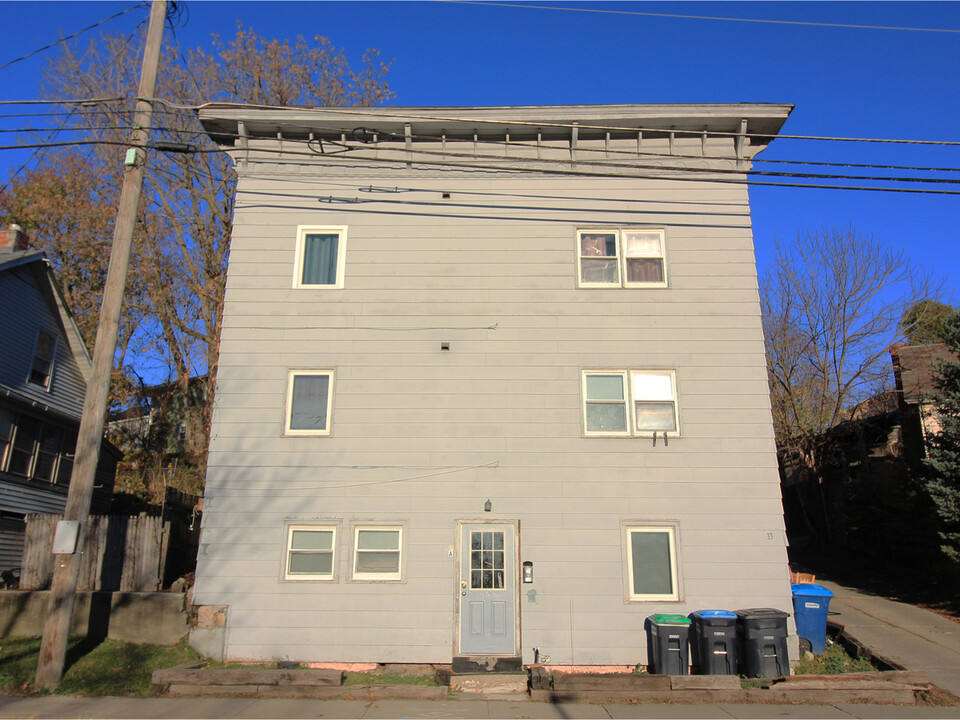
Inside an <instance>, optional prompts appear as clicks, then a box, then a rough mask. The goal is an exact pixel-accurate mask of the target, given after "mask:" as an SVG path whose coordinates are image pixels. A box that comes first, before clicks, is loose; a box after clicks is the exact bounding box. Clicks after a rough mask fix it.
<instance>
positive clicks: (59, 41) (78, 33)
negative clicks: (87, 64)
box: [0, 3, 145, 70]
mask: <svg viewBox="0 0 960 720" xmlns="http://www.w3.org/2000/svg"><path fill="white" fill-rule="evenodd" d="M144 5H145V3H137V4H136V5H131V6H130V7H128V8H127V9H126V10H121V11H120V12H118V13H116V14H114V15H111V16H110V17H108V18H106V19H104V20H101V21H100V22H98V23H94V24H93V25H90V26H88V27H85V28H84V29H83V30H78V31H77V32H75V33H73V34H72V35H67V36H66V37H63V38H60V39H59V40H57V41H55V42H52V43H50V44H49V45H44V46H43V47H42V48H40V49H38V50H34V51H33V52H31V53H27V54H26V55H23V56H21V57H18V58H17V59H15V60H11V61H10V62H7V63H4V64H3V65H0V70H3V69H4V68H7V67H10V66H11V65H13V64H14V63H18V62H20V61H21V60H26V59H27V58H30V57H33V56H34V55H36V54H38V53H41V52H43V51H44V50H49V49H50V48H52V47H56V46H57V45H60V44H62V43H65V42H67V41H68V40H73V38H75V37H78V36H79V35H82V34H83V33H85V32H87V31H88V30H93V29H94V28H96V27H100V26H101V25H103V24H104V23H108V22H110V21H111V20H113V19H115V18H118V17H120V16H121V15H126V14H127V13H128V12H130V11H131V10H136V9H137V8H142V7H144Z"/></svg>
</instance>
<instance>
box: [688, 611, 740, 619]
mask: <svg viewBox="0 0 960 720" xmlns="http://www.w3.org/2000/svg"><path fill="white" fill-rule="evenodd" d="M690 614H691V615H693V616H694V617H697V618H736V617H737V614H736V613H732V612H730V611H729V610H697V611H696V612H692V613H690Z"/></svg>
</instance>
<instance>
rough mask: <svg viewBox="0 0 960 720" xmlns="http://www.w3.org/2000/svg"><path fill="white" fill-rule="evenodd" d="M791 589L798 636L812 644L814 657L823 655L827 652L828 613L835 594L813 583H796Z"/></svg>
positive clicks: (811, 648)
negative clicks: (831, 599)
mask: <svg viewBox="0 0 960 720" xmlns="http://www.w3.org/2000/svg"><path fill="white" fill-rule="evenodd" d="M791 587H792V588H793V617H794V619H795V620H796V622H797V636H798V637H801V638H804V639H805V640H807V641H809V642H810V650H811V651H812V652H813V653H814V655H822V654H823V653H824V652H826V650H827V612H828V611H829V609H830V598H832V597H833V593H832V592H830V591H829V590H828V589H827V588H825V587H823V586H822V585H814V584H813V583H794V584H793V585H792V586H791Z"/></svg>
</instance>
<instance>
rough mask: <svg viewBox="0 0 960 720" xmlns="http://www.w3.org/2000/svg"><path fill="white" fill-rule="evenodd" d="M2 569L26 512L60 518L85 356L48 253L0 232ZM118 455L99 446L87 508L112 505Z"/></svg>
mask: <svg viewBox="0 0 960 720" xmlns="http://www.w3.org/2000/svg"><path fill="white" fill-rule="evenodd" d="M0 338H3V340H2V342H0V570H3V571H7V570H15V569H16V568H19V567H20V558H21V555H22V552H23V533H24V515H26V514H27V513H53V514H56V513H62V512H63V509H64V506H65V505H66V501H67V488H68V487H69V484H70V473H71V471H72V469H73V454H74V451H75V449H76V443H77V430H78V429H79V427H80V416H81V413H82V410H83V398H84V393H85V392H86V381H87V377H88V376H89V374H90V356H89V355H88V354H87V350H86V348H85V347H84V345H83V340H82V338H81V337H80V332H79V331H78V330H77V326H76V325H75V324H74V322H73V318H72V317H71V316H70V312H69V310H68V309H67V307H66V305H65V303H64V300H63V297H62V295H61V294H60V288H59V287H58V285H57V281H56V279H55V278H54V276H53V272H52V271H51V269H50V265H49V263H48V262H47V259H46V256H45V255H44V254H43V253H42V252H40V251H39V250H26V249H25V242H24V236H23V234H22V233H21V232H20V230H19V229H18V228H15V227H14V228H10V229H5V230H0ZM119 457H120V455H119V453H118V452H117V451H116V449H115V448H113V446H111V445H109V444H108V443H106V442H105V443H104V446H103V449H102V451H101V455H100V466H99V468H98V471H97V483H96V484H97V488H96V490H95V491H94V496H93V511H94V512H95V513H103V512H106V511H107V510H108V509H109V507H110V497H111V494H112V492H113V479H114V474H115V471H116V465H117V461H118V459H119Z"/></svg>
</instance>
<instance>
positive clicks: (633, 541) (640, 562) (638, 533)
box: [626, 525, 680, 601]
mask: <svg viewBox="0 0 960 720" xmlns="http://www.w3.org/2000/svg"><path fill="white" fill-rule="evenodd" d="M626 535H627V537H626V540H627V576H628V583H629V593H628V596H629V598H630V600H642V601H656V600H679V599H680V590H679V586H678V581H677V537H676V536H677V528H676V527H675V526H671V525H667V526H654V525H651V526H639V527H627V529H626Z"/></svg>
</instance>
